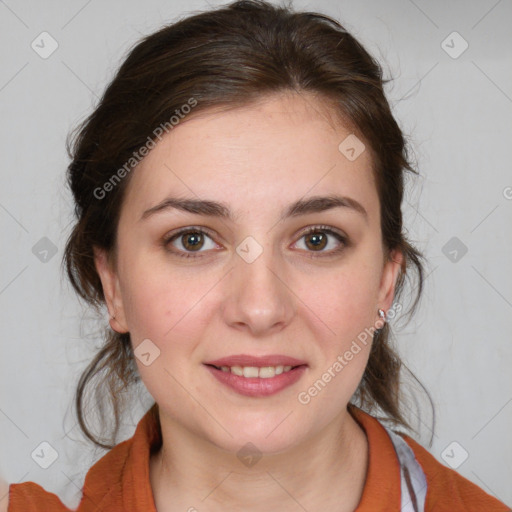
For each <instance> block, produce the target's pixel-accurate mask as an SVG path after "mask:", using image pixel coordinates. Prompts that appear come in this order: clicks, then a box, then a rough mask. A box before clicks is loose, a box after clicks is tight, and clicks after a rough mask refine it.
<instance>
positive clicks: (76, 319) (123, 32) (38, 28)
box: [0, 0, 512, 507]
mask: <svg viewBox="0 0 512 512" xmlns="http://www.w3.org/2000/svg"><path fill="white" fill-rule="evenodd" d="M220 3H221V2H214V1H213V0H212V1H211V2H210V4H207V3H205V2H203V1H195V2H190V1H188V2H185V1H176V0H173V1H164V0H146V1H144V2H142V1H139V2H136V1H130V2H126V1H121V0H119V1H112V0H110V1H108V2H99V1H98V0H92V1H89V2H87V1H66V2H63V1H62V2H57V1H45V2H44V3H43V2H36V1H22V0H20V1H14V0H6V1H1V0H0V34H1V36H0V37H1V38H2V44H1V46H0V55H1V62H2V67H1V69H0V109H1V110H0V111H1V114H2V115H1V117H0V140H1V141H2V148H3V151H2V162H1V164H0V168H1V183H2V186H1V189H0V226H1V237H2V238H1V239H2V249H1V264H0V311H1V313H0V314H1V329H2V331H1V335H2V357H1V361H0V365H1V367H0V380H1V383H0V390H1V395H0V434H1V436H0V439H1V445H0V461H1V463H0V466H1V467H0V471H1V473H2V476H3V478H4V479H6V480H7V481H9V482H19V481H26V480H31V481H35V482H37V483H39V484H41V485H42V486H43V487H45V488H46V489H47V490H48V491H52V492H55V493H57V494H59V495H60V496H61V497H62V499H63V500H64V502H65V503H66V504H68V506H73V507H74V506H76V504H77V503H78V498H79V496H80V486H81V485H82V483H83V478H84V476H85V472H86V471H87V469H88V468H89V467H90V465H91V464H92V463H93V462H94V460H96V459H97V458H98V457H99V456H101V455H102V454H103V452H99V451H94V450H92V449H91V447H90V446H89V445H88V444H87V443H86V442H85V441H84V440H83V439H82V437H81V436H80V433H79V429H78V428H77V427H76V423H75V420H74V417H73V414H72V410H71V406H70V403H71V399H72V393H73V391H74V387H75V384H76V381H77V378H78V375H79V373H80V371H81V369H82V368H84V366H85V365H86V363H87V361H88V359H89V358H90V357H91V354H92V350H91V348H88V347H91V345H94V343H96V344H97V343H98V342H99V341H98V339H97V337H96V338H95V337H94V334H92V333H93V329H94V327H93V325H92V324H91V322H92V314H91V313H90V312H88V311H86V310H85V311H84V310H83V309H82V307H81V305H80V303H79V302H78V300H77V299H76V297H75V296H74V294H73V292H72V291H71V289H70V286H69V285H68V284H67V281H66V279H65V277H63V274H62V273H61V271H60V260H61V258H62V251H63V246H64V242H65V240H66V237H67V235H68V233H69V230H70V227H71V222H72V220H73V217H72V201H71V197H70V194H69V192H68V190H67V189H66V187H65V184H64V172H65V168H66V165H67V163H68V159H67V156H66V153H65V147H64V142H65V137H66V134H67V133H68V131H69V130H70V129H71V128H73V127H74V126H75V125H76V124H77V122H78V121H80V120H82V119H83V118H84V117H85V116H86V115H87V114H88V113H89V112H90V111H91V109H92V108H93V106H94V105H95V103H96V102H97V100H98V97H99V96H100V95H101V94H102V92H103V90H104V88H105V86H106V84H107V83H108V81H109V80H110V79H111V78H112V76H113V74H114V72H115V70H116V69H117V67H118V65H119V64H120V62H121V59H122V57H123V56H124V55H125V52H126V51H127V49H128V48H129V47H130V46H131V45H132V44H133V43H134V42H135V41H136V40H138V39H139V38H140V37H142V36H143V35H146V34H148V33H150V32H152V31H154V30H155V29H157V28H159V27H160V26H161V25H162V24H164V23H168V22H171V21H173V20H175V19H176V17H177V16H183V15H186V14H187V13H190V12H191V11H193V10H202V9H205V8H207V7H208V5H220ZM294 5H295V6H296V8H298V9H303V8H307V9H308V10H313V11H315V10H318V11H322V12H324V13H327V14H330V15H332V16H334V17H335V18H337V19H339V20H340V21H341V22H342V24H344V25H345V26H346V28H347V29H348V30H349V31H351V32H352V33H353V34H354V35H355V36H356V37H357V38H359V39H360V41H361V42H362V43H363V44H364V45H365V46H366V48H367V49H368V50H369V51H370V52H371V53H373V54H374V55H375V56H376V58H377V59H379V60H380V62H381V63H382V65H383V66H384V71H385V76H386V77H389V76H390V75H391V76H393V77H394V78H395V80H394V81H393V82H391V83H390V84H388V85H387V86H386V91H387V94H388V97H389V99H390V101H391V104H392V106H393V109H394V113H395V115H396V117H397V118H398V120H399V123H400V125H401V126H402V128H403V130H404V131H405V133H406V135H407V136H408V137H409V139H410V143H411V148H412V150H413V152H414V153H413V154H414V157H415V158H416V166H417V168H418V169H419V171H420V173H421V177H420V178H418V179H415V180H411V181H410V183H409V188H408V193H407V200H406V204H405V208H404V211H405V214H406V226H407V230H408V233H409V238H410V239H411V240H412V241H413V243H416V245H417V246H418V247H419V248H420V249H421V250H423V251H424V253H425V255H426V256H427V258H428V260H429V268H428V269H427V274H428V278H427V280H426V289H425V293H424V297H423V300H422V302H421V305H420V309H419V312H418V313H417V315H416V316H415V317H414V319H413V321H412V322H411V323H410V324H409V325H406V326H404V327H403V328H402V329H401V331H400V332H399V333H398V342H397V343H398V346H399V349H400V351H401V354H402V355H403V357H404V360H405V362H406V364H407V365H408V366H409V367H410V368H411V369H412V370H413V371H414V372H415V374H416V375H417V376H418V378H419V379H420V380H421V381H422V382H423V383H424V384H425V386H426V387H427V389H428V390H429V392H430V393H431V395H432V397H433V399H434V402H435V404H436V412H437V417H436V420H437V423H436V429H435V435H434V438H433V444H432V446H431V447H430V448H429V451H430V452H431V453H432V454H433V455H434V456H435V457H436V458H437V459H438V460H440V461H442V462H443V463H445V464H446V463H447V461H449V462H450V463H452V464H455V465H457V471H458V472H459V473H461V474H462V475H464V476H465V477H467V478H468V479H470V480H472V481H473V482H475V483H476V484H478V485H479V486H480V487H482V488H484V489H485V490H486V491H487V492H489V493H490V494H493V495H495V496H497V497H498V498H500V499H501V500H502V501H505V502H507V503H508V504H509V505H510V504H512V487H511V485H510V481H511V477H512V434H511V432H512V429H511V426H512V372H511V371H510V366H511V362H512V343H511V331H512V314H511V313H512V271H511V268H512V267H511V256H510V254H511V253H512V235H511V232H512V230H511V225H512V222H511V220H512V172H511V166H510V162H511V161H512V149H511V148H512V144H511V141H512V138H511V135H512V123H511V118H512V88H511V84H512V67H511V62H512V61H511V55H512V52H511V50H512V38H511V35H510V27H511V26H512V4H511V2H510V1H507V0H501V1H496V0H489V1H487V0H486V1H483V0H482V1H473V2H464V1H433V2H432V1H431V2H427V1H420V0H416V2H413V1H411V0H393V1H387V2H381V1H378V0H371V1H338V2H335V1H332V0H331V1H327V0H323V1H320V0H317V1H314V2H313V1H312V2H304V1H296V2H295V3H294ZM44 31H46V32H48V33H49V34H50V35H51V36H52V37H53V38H54V39H55V40H56V41H57V43H58V48H57V49H56V51H55V52H54V53H53V54H51V55H50V56H49V57H48V58H46V59H43V58H42V57H41V56H40V55H39V54H38V53H36V51H34V50H33V49H32V47H31V44H32V42H33V41H35V42H36V43H37V42H38V41H40V39H41V37H40V36H39V35H40V34H41V32H44ZM454 31H456V32H457V33H458V34H460V35H457V34H455V35H453V34H452V33H453V32H454ZM45 37H46V36H45ZM461 38H463V39H461ZM443 41H444V43H443ZM464 41H466V42H467V44H468V45H469V46H468V48H467V49H466V51H464V52H463V53H462V54H460V55H458V54H459V53H460V51H461V50H462V49H463V48H464V46H463V45H464ZM39 44H40V43H39ZM45 48H46V49H48V48H50V46H49V40H48V39H47V40H46V43H45ZM40 51H42V50H40ZM450 53H451V55H450ZM455 57H456V58H455ZM44 237H47V238H48V239H49V241H51V244H50V243H49V242H48V240H43V241H41V239H43V238H44ZM454 237H455V238H454ZM36 244H40V245H36ZM34 246H35V247H36V248H35V249H33V248H34ZM52 246H55V250H56V253H55V254H53V253H52V251H51V247H52ZM41 247H42V248H43V249H44V248H48V247H50V252H48V253H47V254H46V255H45V253H43V252H41ZM464 247H466V248H467V253H465V254H463V251H464ZM454 250H455V251H456V252H454ZM45 258H46V261H45ZM105 318H106V317H105ZM105 321H106V320H105ZM149 401H150V398H149V397H148V395H147V394H146V395H145V394H144V393H142V394H140V395H139V396H138V397H137V398H136V400H135V402H136V405H137V406H136V407H134V409H133V412H132V418H127V423H126V425H125V437H128V436H130V435H131V434H132V433H133V426H134V424H135V423H136V422H137V421H138V419H139V418H140V416H141V414H142V412H143V410H144V408H145V407H146V406H147V405H148V404H149ZM430 419H431V418H430V417H429V414H428V409H427V408H424V409H423V411H422V416H421V418H420V420H418V425H419V426H420V427H421V432H420V434H421V438H420V440H421V441H422V442H423V443H424V444H425V443H427V442H428V439H429V435H430V432H429V431H428V426H429V424H430V423H429V422H430ZM43 441H46V442H48V443H50V445H51V446H52V447H54V449H55V450H56V452H57V453H58V458H57V460H56V461H55V462H54V463H53V464H52V465H51V466H50V467H49V468H48V469H42V468H41V467H40V466H39V465H37V464H36V462H35V461H34V460H33V458H32V457H31V453H32V452H33V451H34V450H35V449H36V448H38V447H39V445H40V443H41V442H43ZM453 442H456V443H457V444H456V445H451V443H453ZM447 448H448V450H447ZM39 449H40V448H39ZM452 450H453V451H452ZM463 450H465V451H466V452H467V453H468V457H467V459H466V460H465V461H464V462H463V463H461V460H462V458H463V455H464V451H463ZM458 464H460V465H458ZM0 498H2V497H0Z"/></svg>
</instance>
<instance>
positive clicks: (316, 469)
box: [150, 410, 368, 512]
mask: <svg viewBox="0 0 512 512" xmlns="http://www.w3.org/2000/svg"><path fill="white" fill-rule="evenodd" d="M160 413H161V411H160ZM160 418H161V425H162V447H161V449H160V450H159V451H158V452H157V453H156V454H154V455H153V456H152V458H151V461H150V480H151V485H152V488H153V495H154V497H155V505H156V507H157V509H158V511H159V512H166V511H167V510H180V509H182V510H194V508H193V507H196V508H197V510H207V511H212V512H213V511H217V510H219V511H220V510H222V511H225V510H226V509H228V510H238V509H243V510H250V511H251V512H253V511H254V512H257V511H258V512H259V511H262V512H263V511H268V510H282V511H288V510H290V511H292V510H294V511H296V510H299V508H297V507H301V508H303V509H305V510H320V507H322V509H323V510H326V511H329V510H336V511H337V512H343V511H347V512H348V511H353V510H355V508H356V507H357V505H358V503H359V501H360V499H361V495H362V492H363V487H364V482H365V479H366V472H367V464H368V445H367V439H366V435H365V433H364V431H363V430H362V429H361V427H360V426H359V425H358V423H357V422H356V421H355V420H354V419H353V418H352V416H351V415H350V413H349V412H348V411H347V410H344V411H342V414H340V415H339V416H337V417H336V418H335V419H334V421H333V422H331V423H330V424H329V425H327V426H326V427H325V428H324V429H323V430H322V431H320V432H318V433H317V434H316V435H315V436H314V437H313V438H310V439H308V440H307V441H305V442H303V443H301V444H300V445H297V446H296V447H294V448H293V449H291V450H287V451H286V452H281V453H278V454H273V455H264V456H263V457H261V458H260V459H259V460H258V461H257V462H256V463H254V464H253V465H251V464H250V463H248V465H247V466H245V465H244V464H242V463H241V461H240V459H239V458H238V456H237V454H236V453H229V452H226V451H225V450H222V449H220V448H219V447H218V446H216V445H213V444H212V443H210V442H209V441H208V440H205V439H204V438H201V437H198V436H196V435H195V434H193V433H191V432H190V431H188V430H186V429H185V428H183V427H182V426H181V425H179V424H176V423H174V422H173V421H172V420H171V421H169V419H168V418H162V416H160ZM180 507H182V508H180Z"/></svg>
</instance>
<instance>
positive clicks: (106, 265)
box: [93, 246, 128, 333]
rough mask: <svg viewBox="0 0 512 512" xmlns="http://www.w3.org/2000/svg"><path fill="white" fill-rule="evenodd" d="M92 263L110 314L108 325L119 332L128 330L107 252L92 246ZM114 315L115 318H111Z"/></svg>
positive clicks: (115, 277) (117, 280) (116, 279)
mask: <svg viewBox="0 0 512 512" xmlns="http://www.w3.org/2000/svg"><path fill="white" fill-rule="evenodd" d="M93 251H94V265H95V267H96V271H97V272H98V275H99V276H100V279H101V285H102V287H103V295H104V296H105V301H106V303H107V309H108V312H109V315H110V320H109V322H110V327H112V329H113V330H114V331H117V332H119V333H125V332H128V327H127V325H126V317H125V312H124V306H123V298H122V295H121V289H120V286H119V278H118V277H117V273H116V271H115V269H114V265H113V264H112V263H111V261H110V259H109V256H108V253H107V251H106V250H105V249H101V248H99V247H96V246H95V247H93ZM113 317H115V318H113Z"/></svg>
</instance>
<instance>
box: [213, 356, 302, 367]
mask: <svg viewBox="0 0 512 512" xmlns="http://www.w3.org/2000/svg"><path fill="white" fill-rule="evenodd" d="M204 364H207V365H211V366H216V367H217V368H221V367H222V366H230V367H232V366H242V367H244V366H253V367H257V368H261V367H264V366H291V367H296V366H303V365H304V366H307V363H306V361H303V360H300V359H296V358H294V357H289V356H285V355H281V354H271V355H267V356H259V357H258V356H251V355H246V354H237V355H233V356H228V357H223V358H221V359H215V360H212V361H207V362H205V363H204Z"/></svg>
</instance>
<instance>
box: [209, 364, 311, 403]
mask: <svg viewBox="0 0 512 512" xmlns="http://www.w3.org/2000/svg"><path fill="white" fill-rule="evenodd" d="M252 364H254V363H252ZM204 367H205V368H206V369H207V370H208V371H209V373H210V374H211V375H212V376H213V377H214V379H215V381H216V382H219V383H220V384H221V385H222V387H223V388H224V389H228V390H230V392H235V393H237V394H238V395H243V396H246V397H253V398H256V397H268V396H271V395H275V394H277V393H279V392H280V391H282V390H284V389H286V388H288V387H291V386H293V384H295V383H296V382H297V381H298V380H300V379H301V378H302V376H303V375H304V373H305V372H306V370H307V368H308V365H307V364H296V365H291V364H288V365H276V366H241V365H239V364H238V365H233V366H228V365H227V364H226V365H224V364H221V365H218V364H213V363H205V364H204ZM215 381H214V382H215Z"/></svg>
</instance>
